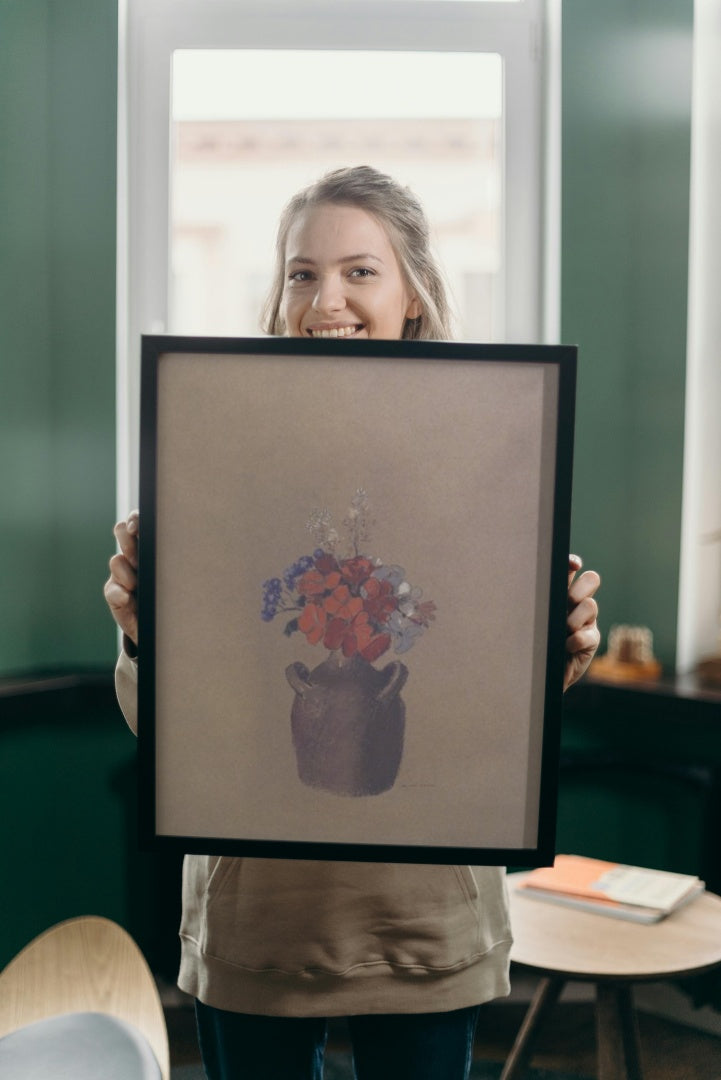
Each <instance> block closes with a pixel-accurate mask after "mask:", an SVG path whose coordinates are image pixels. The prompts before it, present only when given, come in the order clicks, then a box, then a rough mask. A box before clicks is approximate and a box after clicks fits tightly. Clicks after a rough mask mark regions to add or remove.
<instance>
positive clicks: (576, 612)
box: [105, 167, 599, 1080]
mask: <svg viewBox="0 0 721 1080" xmlns="http://www.w3.org/2000/svg"><path fill="white" fill-rule="evenodd" d="M449 322H450V320H449V309H448V304H447V301H446V295H445V289H444V286H443V282H442V279H441V275H440V273H439V271H438V269H437V267H436V265H435V263H434V260H433V258H432V256H431V254H430V250H429V241H428V228H427V224H426V220H425V215H424V213H423V210H422V208H421V206H420V204H419V203H418V201H417V200H416V199H415V197H414V196H413V195H412V194H411V193H410V192H409V191H408V190H407V189H405V188H402V187H401V186H400V185H398V184H397V183H395V182H394V181H393V180H392V179H390V178H389V177H387V176H384V175H382V174H380V173H378V172H376V171H375V170H374V169H371V168H368V167H359V168H353V169H342V170H338V171H336V172H334V173H331V174H329V175H328V176H326V177H324V178H322V179H321V180H320V181H319V182H318V183H316V184H314V185H312V186H311V187H310V188H308V189H306V190H305V191H303V192H301V193H299V194H298V195H297V196H296V197H295V198H294V199H293V200H291V202H290V203H289V205H288V207H287V208H286V210H285V212H284V214H283V216H282V219H281V222H280V227H279V233H278V244H277V263H276V272H275V280H274V284H273V288H272V291H271V295H270V298H269V301H268V305H267V309H266V322H265V329H266V330H267V331H268V332H269V333H271V334H286V335H289V336H293V337H334V338H343V339H345V338H354V337H355V338H384V339H396V338H413V339H418V338H436V339H438V338H440V339H443V338H448V337H449V336H450V327H449ZM115 535H116V538H117V540H118V542H119V545H120V554H118V555H115V556H114V557H113V558H112V559H111V561H110V570H111V573H110V579H109V580H108V582H107V583H106V587H105V595H106V598H107V601H108V604H109V605H110V608H111V611H112V613H113V616H114V618H115V619H116V622H117V623H118V625H119V626H120V627H121V629H122V630H123V632H124V635H125V636H124V643H125V644H124V649H123V653H122V655H121V657H120V659H119V661H118V671H117V687H118V696H119V699H120V702H121V705H122V708H123V711H124V713H125V715H126V718H127V719H128V722H129V723H130V724H131V726H134V725H135V709H136V704H135V700H136V679H137V666H136V664H135V661H134V660H133V657H134V655H135V652H136V650H135V645H136V644H137V611H136V601H135V589H136V581H137V578H136V571H137V537H138V516H137V513H136V512H134V513H132V514H131V515H130V516H129V518H128V520H127V521H125V522H120V523H119V524H118V525H116V527H115ZM580 568H581V562H580V559H578V558H576V557H575V556H571V558H570V560H569V614H568V636H567V654H568V658H567V664H566V673H565V687H567V686H569V685H571V683H573V682H575V681H576V680H577V679H578V678H579V677H580V676H581V675H582V674H583V672H584V671H585V669H586V667H587V666H588V664H589V663H590V661H591V658H592V657H593V654H594V652H595V651H596V648H597V646H598V641H599V634H598V629H597V627H596V614H597V608H596V602H595V600H594V599H593V594H594V593H595V591H596V589H597V588H598V585H599V578H598V575H597V574H595V573H593V572H586V573H584V574H582V575H580V576H578V577H577V576H576V575H577V572H578V571H579V570H580ZM565 687H564V688H565ZM180 933H181V940H182V960H181V969H180V975H179V985H180V986H181V988H182V989H184V990H186V991H187V992H188V993H190V994H192V995H193V996H194V997H195V999H196V1002H197V1018H198V1031H199V1039H200V1046H201V1052H202V1055H203V1061H204V1065H205V1068H206V1072H207V1075H208V1077H209V1078H210V1080H229V1078H231V1077H247V1078H249V1080H263V1078H269V1080H270V1078H272V1080H296V1078H298V1080H300V1078H304V1080H305V1078H309V1080H310V1078H319V1077H320V1076H321V1075H322V1060H323V1048H324V1045H325V1039H326V1030H327V1022H326V1021H327V1017H329V1016H346V1017H348V1022H349V1027H350V1032H351V1037H352V1041H353V1054H354V1064H355V1069H356V1074H357V1077H358V1078H359V1080H385V1078H388V1080H463V1078H465V1077H467V1076H468V1072H469V1069H470V1063H471V1051H472V1045H473V1034H474V1029H475V1024H476V1020H477V1016H478V1009H479V1007H480V1005H481V1004H482V1003H483V1002H485V1001H489V1000H491V999H493V998H495V997H498V996H501V995H504V994H507V993H508V990H509V982H508V967H509V950H510V945H511V934H510V927H509V923H508V908H507V901H506V893H505V881H504V871H503V870H502V868H499V867H475V868H471V867H452V866H422V865H402V866H399V865H391V864H368V863H337V862H336V863H333V862H309V861H282V860H272V859H232V858H217V857H207V856H187V857H186V859H185V865H184V875H183V919H182V924H181V931H180Z"/></svg>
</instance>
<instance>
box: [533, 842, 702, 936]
mask: <svg viewBox="0 0 721 1080" xmlns="http://www.w3.org/2000/svg"><path fill="white" fill-rule="evenodd" d="M518 888H519V890H521V891H522V892H523V894H524V895H525V896H528V897H533V898H534V899H536V900H544V901H547V902H549V903H553V904H565V905H566V906H567V907H573V908H580V909H581V910H583V911H594V912H597V913H599V914H602V915H611V916H613V917H614V918H617V919H631V920H633V921H634V922H645V923H653V922H658V921H659V920H660V919H663V918H665V916H666V915H669V914H670V913H671V912H672V911H675V910H676V909H677V908H679V907H681V906H682V905H683V904H687V903H688V902H689V901H690V900H693V899H694V897H696V896H698V895H699V893H702V892H703V891H704V888H705V886H704V883H703V881H700V880H699V878H697V877H695V876H694V875H693V874H672V873H670V872H668V871H666V870H648V869H646V868H645V867H641V866H626V865H624V864H623V863H613V862H604V861H603V860H601V859H589V858H586V857H585V856H583V855H557V856H556V861H555V863H554V865H553V866H543V867H540V868H539V869H538V870H532V871H531V872H530V874H527V875H526V877H525V878H524V880H523V881H522V882H521V883H520V884H519V886H518Z"/></svg>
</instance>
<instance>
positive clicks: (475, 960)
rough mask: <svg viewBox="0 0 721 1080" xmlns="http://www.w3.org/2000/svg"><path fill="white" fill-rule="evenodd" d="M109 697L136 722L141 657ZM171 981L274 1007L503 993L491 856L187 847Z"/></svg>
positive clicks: (274, 1010)
mask: <svg viewBox="0 0 721 1080" xmlns="http://www.w3.org/2000/svg"><path fill="white" fill-rule="evenodd" d="M116 687H117V693H118V700H119V702H120V705H121V708H122V710H123V713H124V715H125V718H126V720H127V721H128V724H129V725H130V727H131V728H132V729H133V730H134V731H135V730H137V664H136V663H135V662H134V661H133V660H131V659H130V658H129V657H128V656H127V655H126V654H125V653H122V654H121V656H120V659H119V661H118V666H117V671H116ZM180 937H181V943H182V956H181V965H180V975H179V979H178V984H179V986H180V987H181V989H183V990H185V991H186V992H187V993H189V994H192V995H193V996H194V997H197V998H199V999H200V1000H201V1001H203V1002H205V1003H206V1004H207V1005H214V1006H215V1007H216V1008H220V1009H228V1010H231V1011H236V1012H247V1013H260V1014H265V1015H271V1016H350V1015H357V1014H364V1013H411V1012H412V1013H418V1012H441V1011H445V1010H450V1009H460V1008H464V1007H466V1006H469V1005H475V1004H480V1003H482V1002H484V1001H489V1000H491V999H492V998H495V997H500V996H503V995H505V994H507V993H508V992H509V982H508V967H509V959H508V957H509V951H510V947H511V934H510V926H509V920H508V903H507V897H506V883H505V872H504V870H503V869H502V868H501V867H488V866H485V867H470V866H428V865H417V864H400V865H399V864H392V863H351V862H321V861H318V862H316V861H313V862H310V861H301V860H287V859H255V858H248V859H246V858H230V857H226V856H216V855H186V857H185V861H184V867H183V916H182V922H181V926H180Z"/></svg>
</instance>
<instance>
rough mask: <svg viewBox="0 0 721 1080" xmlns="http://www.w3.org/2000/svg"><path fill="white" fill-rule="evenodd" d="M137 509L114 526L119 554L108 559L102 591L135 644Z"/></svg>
mask: <svg viewBox="0 0 721 1080" xmlns="http://www.w3.org/2000/svg"><path fill="white" fill-rule="evenodd" d="M139 531H140V515H139V513H138V511H137V510H133V511H132V512H131V513H130V514H128V518H127V521H119V522H118V524H117V525H116V526H115V528H114V529H113V533H114V534H115V539H116V540H117V541H118V546H119V547H120V553H119V554H117V555H113V557H112V559H111V560H110V577H109V578H108V580H107V581H106V582H105V588H104V590H103V592H104V594H105V599H106V601H107V604H108V607H109V608H110V612H111V614H112V616H113V618H114V619H115V621H116V623H117V624H118V626H119V627H120V629H121V630H122V631H123V633H124V634H125V635H126V636H127V637H129V638H130V640H131V641H132V642H133V644H134V645H137V644H138V601H137V589H138V533H139Z"/></svg>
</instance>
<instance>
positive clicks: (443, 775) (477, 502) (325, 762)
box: [138, 337, 576, 866]
mask: <svg viewBox="0 0 721 1080" xmlns="http://www.w3.org/2000/svg"><path fill="white" fill-rule="evenodd" d="M575 371H576V350H575V348H572V347H565V346H558V347H556V346H528V345H518V346H515V345H474V344H460V343H452V344H447V343H439V342H409V341H391V342H388V341H352V342H346V341H343V340H337V339H336V340H333V339H325V340H310V339H308V340H306V339H298V338H253V339H229V338H179V337H145V338H144V339H143V354H142V392H141V478H140V481H141V482H140V488H141V493H140V513H141V518H140V520H141V529H140V557H139V562H140V567H139V593H138V595H139V619H140V629H139V636H140V646H139V754H140V767H141V807H140V817H141V839H142V842H143V844H144V846H146V847H151V848H175V849H177V850H178V851H180V850H182V851H186V852H196V853H207V854H225V855H254V856H263V857H266V856H267V857H283V858H313V859H348V860H368V861H374V862H377V861H387V862H429V863H459V862H461V863H462V862H467V863H476V864H479V865H484V864H485V865H491V864H499V865H505V864H511V865H526V866H528V865H542V864H546V863H548V862H550V861H552V858H553V854H554V852H553V844H554V834H555V818H556V785H557V767H558V756H559V743H560V712H561V696H562V682H563V670H564V661H565V617H566V591H567V580H568V579H567V567H568V550H569V548H568V545H569V519H570V496H571V462H572V442H573V413H574V396H575Z"/></svg>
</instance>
